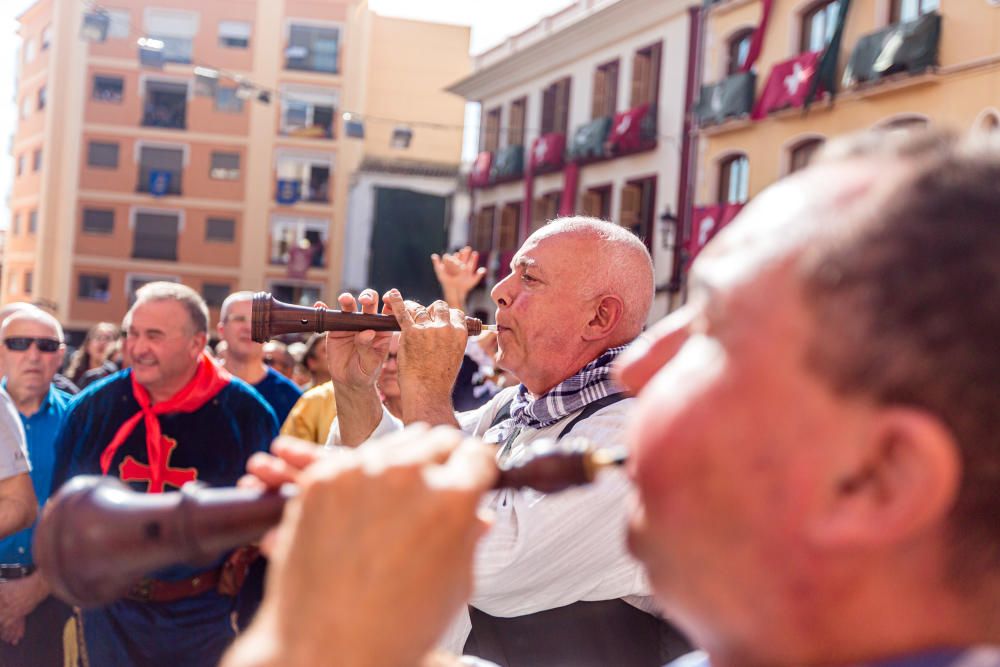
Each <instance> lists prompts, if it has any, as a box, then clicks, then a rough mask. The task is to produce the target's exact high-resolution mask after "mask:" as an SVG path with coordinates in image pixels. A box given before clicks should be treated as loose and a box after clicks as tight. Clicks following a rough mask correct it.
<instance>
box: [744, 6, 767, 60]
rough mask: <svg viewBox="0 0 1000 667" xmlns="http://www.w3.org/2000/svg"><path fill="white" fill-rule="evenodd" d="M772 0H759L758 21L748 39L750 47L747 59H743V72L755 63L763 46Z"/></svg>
mask: <svg viewBox="0 0 1000 667" xmlns="http://www.w3.org/2000/svg"><path fill="white" fill-rule="evenodd" d="M773 4H774V0H760V5H761V11H760V23H759V24H758V25H757V29H756V30H754V31H753V38H752V39H751V40H750V49H749V50H748V51H747V59H746V60H745V61H743V67H742V70H741V71H743V72H749V71H750V70H751V69H753V66H754V65H755V64H757V58H759V57H760V52H761V50H762V49H763V48H764V35H765V34H766V33H767V24H768V22H769V21H770V20H771V6H772V5H773Z"/></svg>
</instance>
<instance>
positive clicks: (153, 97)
mask: <svg viewBox="0 0 1000 667" xmlns="http://www.w3.org/2000/svg"><path fill="white" fill-rule="evenodd" d="M98 11H99V12H100V13H101V14H102V15H103V17H104V18H99V19H97V21H98V24H100V23H102V22H105V21H106V26H105V27H106V35H105V37H104V38H103V39H99V38H98V39H93V38H92V39H83V38H82V37H81V26H82V25H83V23H84V21H85V20H88V21H93V20H94V16H93V15H92V12H90V11H89V10H88V5H87V3H82V2H79V1H78V0H39V1H38V2H37V3H35V4H34V5H33V6H32V7H31V8H29V9H28V10H27V11H26V12H24V13H23V14H22V15H21V17H20V19H19V21H20V35H21V38H22V49H21V54H20V72H19V77H18V86H17V104H18V106H19V114H20V121H19V124H18V128H17V132H16V134H15V136H14V140H13V150H12V153H13V157H14V160H15V181H14V186H13V190H12V195H11V209H12V224H11V229H10V233H9V235H8V238H7V244H6V254H5V256H4V262H3V280H2V284H3V286H4V287H3V301H5V302H6V301H12V300H30V301H36V302H42V303H48V304H50V305H51V306H52V307H53V308H54V310H55V312H56V314H57V316H58V317H59V318H60V319H61V320H62V322H63V323H64V324H65V325H66V326H67V328H68V329H71V330H77V331H79V330H83V329H85V328H86V327H88V326H89V325H91V324H93V323H95V322H98V321H101V320H109V321H119V320H120V319H121V317H122V315H123V314H124V312H125V310H126V309H127V307H128V304H129V300H130V298H131V295H132V294H133V293H134V291H135V290H136V289H137V288H138V287H139V286H141V285H142V284H143V283H145V282H148V281H151V280H177V281H181V282H183V283H185V284H188V285H190V286H191V287H193V288H195V289H196V290H198V291H199V292H201V293H202V294H203V295H204V296H205V298H206V300H207V301H208V302H209V304H210V305H211V306H213V309H214V308H217V307H218V305H219V304H220V303H221V301H222V299H223V298H224V297H225V296H226V294H228V293H230V292H232V291H234V290H238V289H252V290H258V289H266V290H269V291H271V292H273V293H274V294H275V296H276V297H278V298H279V299H283V300H286V301H295V302H307V303H310V304H311V303H312V301H314V300H316V299H318V298H323V299H326V300H331V299H332V298H333V297H334V296H335V294H336V292H337V290H338V289H339V288H340V286H341V283H342V271H343V256H344V251H343V244H344V235H345V228H346V227H347V225H348V214H347V193H348V188H349V182H350V179H351V178H352V175H353V174H354V173H355V171H356V170H357V169H358V167H359V165H360V164H361V163H362V162H363V161H364V160H366V159H369V158H377V159H380V160H383V161H388V162H392V161H394V160H397V159H399V158H401V157H403V158H406V159H407V160H409V161H416V162H420V163H429V164H435V165H451V166H452V167H454V166H455V165H457V164H458V162H459V157H460V152H461V133H460V132H456V131H454V130H451V131H448V130H445V129H435V128H434V127H431V126H428V125H420V123H429V122H433V123H439V124H442V125H451V126H458V125H461V123H462V118H463V103H462V101H461V100H460V99H457V98H456V97H454V96H453V95H449V94H448V93H445V92H444V91H443V90H442V89H443V87H444V86H445V85H446V84H447V83H450V82H451V81H454V80H455V79H456V78H458V77H461V76H463V75H464V74H465V73H466V72H467V71H468V69H469V58H468V43H469V29H468V28H466V27H459V26H446V25H436V24H428V23H421V22H414V21H404V20H398V19H390V18H385V17H381V16H378V15H375V14H373V13H372V12H371V11H370V10H369V9H368V8H367V4H366V3H365V2H363V1H359V0H323V1H318V0H225V1H219V2H199V1H198V0H114V2H113V3H109V4H108V5H107V6H104V5H100V4H99V5H98ZM98 27H99V28H100V27H101V26H100V25H98ZM344 112H351V113H352V115H353V118H354V120H355V121H356V120H358V119H359V118H360V120H361V121H362V122H363V127H364V137H363V138H355V137H352V136H348V134H349V132H348V129H349V128H348V127H347V126H346V124H345V122H343V121H342V119H341V117H342V114H343V113H344ZM396 130H403V131H406V130H409V132H410V137H409V139H410V140H409V142H408V146H407V147H405V148H403V147H391V146H390V139H391V137H392V135H393V132H394V131H396Z"/></svg>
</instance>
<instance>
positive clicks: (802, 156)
mask: <svg viewBox="0 0 1000 667" xmlns="http://www.w3.org/2000/svg"><path fill="white" fill-rule="evenodd" d="M822 147H823V140H822V139H806V140H805V141H800V142H799V143H797V144H796V145H795V146H794V147H793V148H792V150H791V152H790V153H789V160H788V173H790V174H794V173H795V172H797V171H801V170H803V169H805V168H806V167H808V166H809V163H810V162H812V159H813V157H814V156H815V155H816V152H817V151H818V150H819V149H820V148H822Z"/></svg>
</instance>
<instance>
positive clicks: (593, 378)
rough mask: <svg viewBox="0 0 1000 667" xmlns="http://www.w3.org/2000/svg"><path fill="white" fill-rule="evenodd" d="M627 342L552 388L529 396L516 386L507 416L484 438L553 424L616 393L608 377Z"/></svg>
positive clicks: (499, 437) (498, 438) (504, 436)
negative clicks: (535, 395)
mask: <svg viewBox="0 0 1000 667" xmlns="http://www.w3.org/2000/svg"><path fill="white" fill-rule="evenodd" d="M627 347H628V346H627V345H621V346H619V347H612V348H609V349H607V350H605V351H604V352H603V353H602V354H601V356H599V357H597V358H596V359H594V360H593V361H591V362H590V363H589V364H587V365H586V366H584V367H583V368H581V369H580V370H579V371H577V373H576V374H575V375H572V376H570V377H568V378H566V379H565V380H563V381H562V382H560V383H559V384H557V385H556V386H555V387H553V388H552V389H550V390H549V391H547V392H546V393H544V394H542V395H541V396H539V397H538V398H535V399H532V398H531V395H530V394H529V393H528V390H527V389H526V388H525V386H524V385H523V384H522V385H519V386H518V388H517V393H516V394H514V399H513V400H512V401H511V404H510V417H509V418H508V419H505V420H504V421H502V422H500V423H499V424H497V425H496V426H495V427H493V428H491V429H490V431H491V432H492V433H490V435H493V434H494V433H495V436H496V437H495V438H494V437H487V438H486V440H487V441H493V442H503V441H504V440H506V439H507V437H508V436H509V434H510V433H511V432H512V431H513V430H515V429H516V430H519V431H520V430H522V429H526V428H529V429H540V428H546V427H548V426H551V425H552V424H555V423H556V422H558V421H559V420H560V419H563V418H564V417H566V416H567V415H571V414H573V413H574V412H577V411H578V410H582V409H583V408H584V407H586V406H587V405H589V404H590V403H593V402H594V401H597V400H600V399H602V398H604V397H605V396H609V395H611V394H614V393H617V392H619V391H621V389H620V388H619V387H618V386H617V385H616V384H615V383H614V382H613V381H612V380H611V364H612V363H613V362H614V360H615V359H616V358H617V357H618V355H619V354H621V353H622V352H623V351H624V350H625V348H627Z"/></svg>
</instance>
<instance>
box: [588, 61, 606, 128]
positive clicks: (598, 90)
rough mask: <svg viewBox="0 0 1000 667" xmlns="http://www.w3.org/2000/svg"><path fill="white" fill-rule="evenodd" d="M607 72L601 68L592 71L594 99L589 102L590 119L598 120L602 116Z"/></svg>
mask: <svg viewBox="0 0 1000 667" xmlns="http://www.w3.org/2000/svg"><path fill="white" fill-rule="evenodd" d="M606 90H607V72H606V71H605V70H604V68H603V67H598V68H597V69H595V70H594V98H593V100H591V105H590V117H591V118H592V119H593V118H600V117H601V116H603V115H604V107H605V95H607V92H606Z"/></svg>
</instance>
